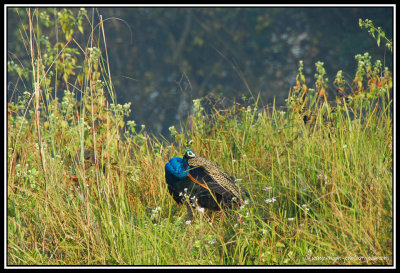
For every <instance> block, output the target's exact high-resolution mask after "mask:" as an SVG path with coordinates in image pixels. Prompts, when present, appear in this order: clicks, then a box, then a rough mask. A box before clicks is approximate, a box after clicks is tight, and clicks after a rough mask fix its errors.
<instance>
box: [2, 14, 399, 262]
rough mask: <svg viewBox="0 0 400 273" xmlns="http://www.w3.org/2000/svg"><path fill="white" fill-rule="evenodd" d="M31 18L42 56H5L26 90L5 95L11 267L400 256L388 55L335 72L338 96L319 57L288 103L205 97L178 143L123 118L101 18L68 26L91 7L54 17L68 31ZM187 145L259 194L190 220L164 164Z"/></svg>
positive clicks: (177, 132) (32, 45)
mask: <svg viewBox="0 0 400 273" xmlns="http://www.w3.org/2000/svg"><path fill="white" fill-rule="evenodd" d="M27 15H28V18H30V19H29V20H28V23H27V28H26V30H25V31H22V32H21V33H22V35H21V37H22V38H21V39H22V40H23V42H24V45H25V48H26V49H27V50H28V51H29V52H28V53H29V56H30V57H31V66H30V67H26V66H25V67H21V66H19V65H17V62H16V61H15V62H14V61H13V62H11V61H10V62H9V71H10V73H11V72H18V73H19V75H20V79H21V82H22V83H23V86H24V88H25V89H26V91H25V93H24V94H23V95H21V96H19V98H18V102H16V103H9V104H8V124H7V127H8V132H7V144H8V146H7V147H8V151H7V159H8V162H7V167H8V168H7V178H8V181H7V237H8V238H7V239H8V241H7V263H8V265H49V264H50V265H100V264H101V265H332V264H335V265H337V264H339V265H392V264H393V252H392V249H393V192H392V185H393V162H392V158H393V149H392V147H393V145H392V135H393V132H392V131H393V120H392V98H391V92H392V78H391V73H390V71H388V70H387V69H384V68H383V67H382V63H381V62H380V61H376V62H372V61H371V58H370V57H369V55H368V54H364V55H358V56H356V61H357V63H358V69H357V71H356V73H355V75H354V80H352V81H351V82H347V83H346V82H345V81H344V80H343V77H342V74H341V72H340V71H339V72H338V75H337V77H336V78H335V80H334V81H333V84H334V85H335V86H336V87H337V88H338V96H337V99H336V100H334V99H332V98H330V99H329V98H328V97H327V93H326V90H327V86H328V81H327V79H326V78H325V75H324V73H325V72H324V69H323V64H322V63H317V64H316V77H315V84H314V86H313V88H311V87H308V86H307V84H306V80H305V79H304V75H303V74H302V69H303V66H302V63H300V64H299V71H298V76H297V79H296V86H294V87H293V88H292V89H291V90H290V91H289V94H288V100H287V107H285V108H278V107H276V106H275V105H271V106H262V105H259V104H258V100H257V99H254V100H251V101H250V102H249V103H248V105H245V106H244V105H239V104H234V103H232V105H231V107H228V108H224V109H221V108H219V107H218V103H214V106H215V107H214V110H213V111H212V113H206V112H205V110H204V109H203V106H202V102H203V101H204V100H205V99H198V100H195V101H193V107H194V111H193V114H192V115H191V116H190V118H189V119H188V120H187V121H186V122H183V125H182V127H181V128H174V127H171V128H170V131H171V136H172V137H173V141H171V142H168V141H166V140H162V139H159V138H156V137H154V136H151V135H149V134H147V133H146V130H145V128H144V126H142V127H141V128H140V127H139V126H137V125H136V124H135V122H134V121H124V117H126V116H127V115H128V114H129V111H130V110H129V107H130V105H119V104H117V103H116V101H115V92H116V91H115V90H113V87H112V79H111V78H110V71H109V66H108V55H107V50H106V48H107V46H110V45H107V44H106V41H105V39H104V33H103V25H102V21H100V24H99V25H96V26H94V25H93V27H92V29H93V30H94V32H96V33H97V34H98V37H97V38H92V39H91V40H90V41H89V43H88V46H83V45H80V44H77V43H76V41H75V40H74V39H73V30H74V29H75V30H81V29H80V28H79V18H80V20H82V18H84V16H85V14H81V15H80V16H81V17H77V18H74V17H71V18H72V19H71V18H70V20H69V21H66V20H65V21H60V22H58V24H61V27H60V29H62V30H63V34H64V35H65V37H63V38H65V41H64V42H62V41H58V43H52V42H51V41H49V40H46V38H43V35H42V32H41V29H40V24H39V18H41V19H42V17H40V16H39V13H38V12H37V10H28V11H27ZM61 15H63V14H61ZM61 15H60V16H61ZM67 15H68V14H67ZM67 15H66V16H67ZM71 16H72V15H71ZM73 19H74V20H75V21H73ZM71 31H72V33H71ZM82 31H83V30H82ZM24 73H25V74H24ZM21 85H22V84H21ZM60 86H63V89H62V90H60V88H61V87H60ZM64 87H65V88H64ZM21 89H22V87H21ZM57 92H63V96H62V99H57V96H56V94H57ZM344 93H347V94H346V95H344ZM342 94H343V95H342ZM134 107H140V106H135V105H134ZM282 109H284V110H282ZM188 141H191V143H192V144H191V149H193V150H194V151H196V153H197V154H199V155H200V156H202V157H206V158H208V159H210V160H212V161H214V162H215V163H217V164H218V165H219V166H221V168H222V169H224V170H226V171H227V172H228V173H230V174H231V175H232V176H235V177H237V178H241V180H240V181H239V183H240V184H241V185H242V186H243V187H244V188H246V189H247V190H248V191H249V193H250V195H251V200H250V202H249V203H248V204H246V205H245V206H243V207H241V208H240V209H239V210H238V211H237V213H236V215H225V214H224V213H218V212H216V213H211V212H207V211H206V212H201V211H196V213H195V218H194V221H193V222H192V223H190V224H187V223H186V222H185V220H186V217H187V215H186V209H185V207H179V206H178V205H176V204H175V203H174V201H173V199H172V197H171V196H170V195H169V193H168V190H167V185H166V183H165V178H164V166H165V164H166V162H168V160H169V159H170V158H171V157H174V156H178V155H182V154H183V153H184V151H185V149H186V147H187V146H186V145H187V143H188Z"/></svg>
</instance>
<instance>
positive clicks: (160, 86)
mask: <svg viewBox="0 0 400 273" xmlns="http://www.w3.org/2000/svg"><path fill="white" fill-rule="evenodd" d="M71 9H73V10H78V8H71ZM86 10H87V11H88V16H89V18H92V15H93V13H94V18H95V20H97V21H96V22H98V15H99V14H100V15H102V18H103V20H104V25H105V33H106V41H107V50H108V55H109V62H110V69H111V76H112V81H113V85H114V88H115V90H116V93H117V100H118V103H120V104H124V103H126V102H132V106H131V107H132V112H131V117H130V119H132V120H135V121H136V123H137V124H138V125H140V124H145V125H146V128H147V129H148V131H150V132H152V133H154V134H155V135H158V134H163V135H169V131H168V128H169V127H170V126H171V125H175V126H176V127H177V128H179V124H180V123H184V122H185V119H186V117H187V115H188V114H189V113H190V111H191V110H192V105H193V103H192V100H193V99H196V98H201V97H204V96H208V95H210V94H214V95H219V96H222V97H225V98H227V100H228V101H230V102H233V101H237V102H242V101H243V100H245V98H251V97H252V96H255V97H256V96H257V95H258V94H260V98H261V101H260V105H266V104H271V103H272V102H273V101H274V98H275V99H276V103H277V104H278V105H284V100H285V99H286V98H287V95H288V92H289V89H290V87H291V86H293V85H294V82H295V78H296V74H297V69H298V63H299V60H303V62H304V72H305V75H306V79H307V81H308V83H309V84H310V85H309V87H311V85H312V83H313V82H314V81H315V79H314V74H315V62H317V61H322V62H324V64H325V65H324V67H325V69H326V71H327V76H328V78H329V81H330V82H331V83H332V81H333V79H334V77H335V75H336V73H337V71H338V70H343V71H344V73H345V75H346V76H347V79H348V80H349V81H351V79H352V77H353V76H354V72H355V70H356V61H355V59H354V56H355V55H356V54H363V53H365V52H369V53H370V54H371V56H372V62H375V60H376V59H381V60H384V61H385V62H384V65H385V66H388V67H389V68H390V69H392V53H391V52H390V51H388V50H385V46H384V43H383V42H382V43H381V46H380V47H378V46H377V44H376V40H374V39H373V38H372V37H371V36H370V35H369V34H368V32H367V31H366V30H362V29H361V28H360V27H359V23H358V22H359V19H360V18H361V19H371V20H372V21H373V23H374V25H375V26H380V27H382V29H383V30H384V31H385V32H386V36H388V37H389V38H390V39H392V37H393V33H392V32H393V8H392V7H327V8H321V7H254V8H234V7H232V8H220V7H218V8H217V7H210V8H189V7H181V8H179V7H177V8H175V7H165V8H161V7H160V8H136V7H123V8H86ZM18 25H21V18H20V17H19V16H18V15H17V13H15V12H11V11H9V12H8V51H9V52H10V51H12V52H13V54H16V55H18V54H19V55H23V54H24V52H25V53H26V51H25V50H18V48H20V49H22V46H21V45H18V40H17V38H16V37H17V35H18V34H17V31H16V26H18ZM89 31H90V27H89V26H85V33H84V34H80V33H79V32H76V35H75V34H74V37H75V36H76V39H77V40H78V41H79V39H80V41H83V44H86V42H87V40H88V37H89V34H90V33H89ZM103 56H105V55H104V52H103ZM20 58H21V59H23V56H20ZM16 81H17V79H16V78H15V77H14V76H13V75H9V89H10V86H13V87H14V86H15V83H16ZM10 82H11V83H13V84H10ZM333 89H334V88H333V87H332V88H330V90H329V91H330V92H333V91H334V90H333Z"/></svg>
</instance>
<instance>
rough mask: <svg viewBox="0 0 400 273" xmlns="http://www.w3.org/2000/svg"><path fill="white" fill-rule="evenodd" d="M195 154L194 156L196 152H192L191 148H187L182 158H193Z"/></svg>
mask: <svg viewBox="0 0 400 273" xmlns="http://www.w3.org/2000/svg"><path fill="white" fill-rule="evenodd" d="M195 156H196V154H195V153H194V151H193V150H187V151H186V152H185V154H184V155H183V159H184V160H186V161H187V160H188V159H190V158H193V157H195Z"/></svg>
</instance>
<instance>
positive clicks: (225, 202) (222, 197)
mask: <svg viewBox="0 0 400 273" xmlns="http://www.w3.org/2000/svg"><path fill="white" fill-rule="evenodd" d="M165 180H166V182H167V185H168V190H169V193H170V194H171V196H172V197H173V199H174V200H175V202H176V203H177V204H183V203H184V204H185V205H186V207H187V210H188V217H189V220H190V221H191V220H192V218H193V212H192V209H193V208H194V207H198V206H199V207H201V208H205V209H209V210H214V211H216V210H221V209H223V210H228V209H232V208H237V207H239V206H241V205H242V204H243V202H244V200H248V199H249V193H248V192H247V191H246V190H243V189H241V188H240V187H239V186H238V185H237V184H236V183H235V178H233V177H232V176H230V175H228V174H226V173H225V172H223V171H222V170H221V169H220V168H219V167H218V166H217V165H215V164H214V163H213V162H211V161H209V160H208V159H205V158H203V157H199V156H196V154H195V152H194V151H193V150H187V151H186V152H185V154H184V155H183V157H174V158H172V159H171V160H169V162H168V163H167V164H166V165H165Z"/></svg>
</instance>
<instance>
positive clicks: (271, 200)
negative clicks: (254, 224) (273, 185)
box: [265, 198, 276, 204]
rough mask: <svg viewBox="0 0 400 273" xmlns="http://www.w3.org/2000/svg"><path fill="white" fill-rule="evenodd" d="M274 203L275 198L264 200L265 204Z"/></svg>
mask: <svg viewBox="0 0 400 273" xmlns="http://www.w3.org/2000/svg"><path fill="white" fill-rule="evenodd" d="M274 202H276V199H275V198H267V199H266V200H265V203H267V204H268V203H274Z"/></svg>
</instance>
